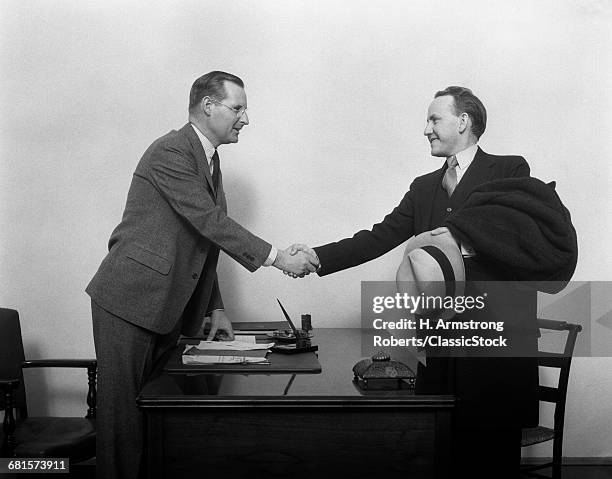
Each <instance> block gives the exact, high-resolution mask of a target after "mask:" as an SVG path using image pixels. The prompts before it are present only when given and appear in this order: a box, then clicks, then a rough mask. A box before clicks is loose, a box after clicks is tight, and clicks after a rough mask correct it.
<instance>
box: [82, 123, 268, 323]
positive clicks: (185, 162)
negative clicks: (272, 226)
mask: <svg viewBox="0 0 612 479" xmlns="http://www.w3.org/2000/svg"><path fill="white" fill-rule="evenodd" d="M226 212H227V204H226V201H225V194H224V192H223V186H222V181H221V178H220V179H219V186H218V190H217V191H215V190H214V188H213V181H212V177H211V174H210V170H209V167H208V162H207V160H206V155H205V154H204V149H203V147H202V144H201V142H200V140H199V138H198V137H197V135H196V133H195V131H194V130H193V127H192V126H191V125H190V124H189V123H188V124H187V125H185V126H184V127H183V128H181V129H180V130H179V131H176V130H173V131H171V132H170V133H168V134H166V135H165V136H163V137H161V138H159V139H158V140H156V141H155V142H154V143H153V144H152V145H151V146H150V147H149V148H148V149H147V151H146V152H145V153H144V155H143V157H142V159H141V160H140V162H139V164H138V166H137V167H136V171H135V172H134V176H133V179H132V184H131V186H130V190H129V193H128V198H127V203H126V206H125V211H124V213H123V219H122V220H121V223H120V224H119V225H118V226H117V227H116V228H115V230H114V231H113V233H112V235H111V237H110V240H109V244H108V247H109V253H108V255H107V256H106V258H104V260H103V261H102V264H101V265H100V268H99V269H98V272H97V273H96V274H95V276H94V277H93V279H92V280H91V282H90V283H89V285H88V286H87V289H86V291H87V293H88V294H89V295H90V296H91V298H92V300H93V301H95V302H96V303H97V304H98V305H99V306H101V307H102V308H104V309H105V310H107V311H109V312H110V313H112V314H114V315H116V316H119V317H120V318H122V319H124V320H126V321H129V322H131V323H133V324H136V325H138V326H141V327H143V328H145V329H148V330H150V331H153V332H155V333H159V334H165V333H168V332H169V331H171V330H172V329H173V328H174V327H176V325H177V322H178V321H179V319H180V318H181V316H183V327H182V330H183V332H184V333H185V334H195V332H196V331H197V329H198V328H199V327H200V326H201V323H202V320H203V319H204V315H205V314H206V313H208V312H210V311H212V310H213V309H217V308H222V307H223V302H222V299H221V294H220V292H219V286H218V281H217V274H216V267H217V257H218V254H219V249H222V250H223V251H225V252H226V253H227V254H228V255H229V256H231V257H232V258H233V259H235V260H236V261H238V262H239V263H240V264H242V265H243V266H244V267H245V268H247V269H248V270H249V271H254V270H256V269H257V268H258V267H259V266H261V265H262V264H263V263H264V261H265V260H266V258H267V257H268V255H269V253H270V249H271V245H270V244H269V243H267V242H265V241H264V240H262V239H261V238H258V237H257V236H255V235H253V234H251V233H250V232H249V231H247V230H246V229H244V228H243V227H242V226H240V225H239V224H238V223H236V222H235V221H233V220H232V219H231V218H229V217H228V216H227V214H226ZM196 286H197V288H196ZM194 292H195V294H194ZM186 308H187V309H186ZM184 313H185V314H184Z"/></svg>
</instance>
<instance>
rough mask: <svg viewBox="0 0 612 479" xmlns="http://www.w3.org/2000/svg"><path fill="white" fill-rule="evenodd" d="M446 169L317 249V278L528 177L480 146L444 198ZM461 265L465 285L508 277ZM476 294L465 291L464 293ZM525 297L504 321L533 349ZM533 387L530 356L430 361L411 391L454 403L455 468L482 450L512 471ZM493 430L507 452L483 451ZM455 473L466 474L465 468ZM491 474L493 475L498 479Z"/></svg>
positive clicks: (512, 160)
mask: <svg viewBox="0 0 612 479" xmlns="http://www.w3.org/2000/svg"><path fill="white" fill-rule="evenodd" d="M445 170H446V163H445V164H444V165H443V166H442V168H440V169H439V170H436V171H433V172H432V173H429V174H427V175H424V176H421V177H418V178H416V179H415V180H414V182H413V183H412V185H411V186H410V190H409V191H408V192H407V193H406V194H405V196H404V198H403V199H402V201H401V202H400V204H399V205H398V206H397V207H396V208H395V209H394V210H393V211H392V212H391V213H390V214H388V215H387V216H386V217H385V218H384V220H383V221H382V222H381V223H378V224H376V225H374V226H373V227H372V229H371V230H362V231H359V232H358V233H356V234H355V235H354V236H353V237H352V238H346V239H343V240H341V241H338V242H335V243H330V244H327V245H324V246H320V247H317V248H315V251H316V253H317V255H318V256H319V259H320V261H321V269H320V270H319V274H320V275H321V276H323V275H327V274H330V273H334V272H336V271H340V270H343V269H346V268H350V267H353V266H356V265H359V264H362V263H365V262H366V261H370V260H372V259H374V258H377V257H379V256H381V255H383V254H385V253H387V252H388V251H390V250H391V249H393V248H395V247H396V246H398V245H400V244H401V243H403V242H404V241H406V240H407V239H409V238H410V237H411V236H413V235H418V234H420V233H422V232H425V231H430V230H433V229H435V228H437V227H439V226H444V223H445V220H446V218H447V217H448V216H449V215H451V214H452V212H453V211H454V210H456V209H458V208H459V207H460V206H461V205H462V204H463V202H464V201H465V200H466V198H467V197H468V196H469V194H470V192H471V191H472V190H473V189H474V188H475V187H476V186H478V185H480V184H482V183H485V182H488V181H492V180H497V179H503V178H513V177H523V176H529V165H528V164H527V162H526V161H525V159H524V158H522V157H520V156H495V155H489V154H487V153H485V152H483V151H482V150H481V149H480V148H478V150H477V153H476V155H475V157H474V160H473V161H472V163H471V164H470V166H469V168H468V169H467V171H466V172H465V175H464V176H463V178H462V179H461V181H460V182H459V183H458V185H457V187H456V189H455V190H454V192H453V194H452V195H451V197H450V198H449V197H448V195H447V193H446V191H445V190H444V189H443V188H442V178H443V176H444V172H445ZM465 267H466V279H467V280H468V281H504V280H511V279H512V278H511V277H510V276H509V275H508V272H507V271H500V270H498V269H497V268H496V267H495V265H494V264H488V263H486V262H485V261H483V260H482V259H481V258H479V257H478V252H476V256H475V257H473V258H465ZM468 286H469V285H468ZM474 293H476V292H474V291H466V295H469V294H474ZM519 294H520V293H519ZM524 294H527V295H530V296H532V299H533V301H521V304H523V307H522V311H516V314H515V315H514V317H513V318H509V319H511V320H512V321H513V322H515V323H520V324H519V326H520V329H521V330H523V331H524V330H527V331H529V336H530V338H529V340H528V342H529V347H530V348H531V349H532V350H533V351H535V350H537V330H536V326H535V316H536V303H535V293H534V292H528V293H524ZM523 299H524V298H523ZM470 314H471V315H472V316H470ZM462 316H463V317H461V318H458V319H463V320H466V319H467V320H469V319H474V320H487V319H489V318H487V317H486V316H484V317H478V315H474V314H473V313H472V312H470V313H467V312H466V313H464V315H462ZM537 385H538V371H537V364H536V362H535V358H472V357H462V358H428V359H427V367H423V365H422V364H419V369H418V373H417V386H416V390H417V393H419V394H455V395H457V397H458V398H459V404H458V407H457V413H456V417H455V431H456V440H455V451H454V452H455V456H456V461H457V463H461V462H462V461H465V460H466V455H470V452H471V455H470V457H472V456H474V455H475V456H477V457H479V459H480V451H482V454H483V455H491V454H496V455H497V454H498V453H499V452H501V453H502V454H506V455H507V456H508V457H506V458H500V457H496V459H495V460H494V462H495V463H496V464H497V465H499V467H501V468H502V469H503V468H504V466H503V462H504V461H508V462H512V464H511V465H510V466H509V467H510V468H513V467H514V465H515V464H516V466H517V467H518V461H519V459H520V427H521V426H531V425H536V424H537V420H538V401H537ZM492 430H493V432H495V431H497V430H499V431H502V432H501V436H503V438H502V439H501V442H499V443H497V444H502V443H504V441H505V444H506V445H505V446H503V445H501V446H500V447H502V448H504V447H505V448H507V449H510V450H509V451H505V450H504V451H497V450H495V449H487V448H486V446H487V443H488V444H489V445H490V444H491V442H492V441H495V439H492V438H490V437H489V438H487V437H484V436H485V435H486V434H488V433H490V432H491V431H492ZM480 436H483V437H480ZM493 444H496V443H493ZM483 447H484V449H481V448H483ZM470 448H471V450H470ZM491 460H492V461H493V459H492V458H491ZM474 466H476V465H475V464H474ZM461 467H462V469H467V467H466V464H463V466H461ZM491 472H492V471H489V473H491ZM496 472H497V471H496ZM495 474H496V473H493V475H492V476H491V477H501V476H498V475H495ZM472 477H476V476H475V475H474V476H472ZM509 477H512V474H509Z"/></svg>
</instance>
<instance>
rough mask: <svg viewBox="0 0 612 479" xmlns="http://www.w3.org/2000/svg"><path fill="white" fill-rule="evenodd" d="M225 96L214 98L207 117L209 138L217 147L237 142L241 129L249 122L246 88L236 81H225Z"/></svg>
mask: <svg viewBox="0 0 612 479" xmlns="http://www.w3.org/2000/svg"><path fill="white" fill-rule="evenodd" d="M223 85H224V87H225V97H224V98H222V99H214V100H213V101H212V102H211V103H210V110H209V112H210V115H209V116H208V118H207V130H208V131H209V133H210V136H211V137H212V138H208V139H209V140H210V142H211V143H212V144H213V146H214V147H215V148H216V147H217V146H219V145H224V144H227V143H237V142H238V135H239V134H240V130H241V129H242V127H244V126H245V125H248V124H249V117H248V116H247V113H246V111H245V110H246V107H247V98H246V93H245V92H244V88H242V87H240V86H238V85H236V84H235V83H232V82H229V81H226V82H224V84H223Z"/></svg>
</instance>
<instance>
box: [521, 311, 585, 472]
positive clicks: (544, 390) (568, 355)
mask: <svg viewBox="0 0 612 479" xmlns="http://www.w3.org/2000/svg"><path fill="white" fill-rule="evenodd" d="M538 327H539V328H540V329H541V330H542V329H549V330H553V331H567V337H566V339H565V348H564V351H563V352H562V353H551V352H545V351H539V352H538V365H539V366H546V367H550V368H558V369H559V381H558V384H557V387H556V388H555V387H549V386H542V385H540V386H539V389H538V394H539V398H540V401H545V402H549V403H554V405H555V406H554V407H555V411H554V421H553V428H552V429H551V428H549V427H545V426H536V427H532V428H526V429H523V433H522V438H521V446H522V447H525V446H531V445H533V444H538V443H541V442H546V441H551V440H552V441H553V446H552V448H553V457H552V461H550V462H546V463H544V464H529V465H524V466H522V467H521V474H523V475H525V476H529V477H540V478H542V477H543V478H550V477H552V478H553V479H560V478H561V459H562V457H563V422H564V419H565V399H566V397H567V385H568V382H569V373H570V366H571V364H572V354H573V352H574V345H575V344H576V338H577V336H578V333H579V332H580V331H581V330H582V326H580V325H578V324H571V323H567V322H565V321H553V320H550V319H538ZM547 467H552V476H545V475H543V474H540V473H537V472H534V471H536V470H540V469H544V468H547Z"/></svg>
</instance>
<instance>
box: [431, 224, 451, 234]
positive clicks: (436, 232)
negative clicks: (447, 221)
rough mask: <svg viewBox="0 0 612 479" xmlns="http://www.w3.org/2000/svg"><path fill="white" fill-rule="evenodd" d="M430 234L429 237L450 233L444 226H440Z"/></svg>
mask: <svg viewBox="0 0 612 479" xmlns="http://www.w3.org/2000/svg"><path fill="white" fill-rule="evenodd" d="M430 233H431V236H438V235H441V234H444V233H450V231H448V228H447V227H446V226H440V227H439V228H436V229H435V230H431V231H430Z"/></svg>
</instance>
